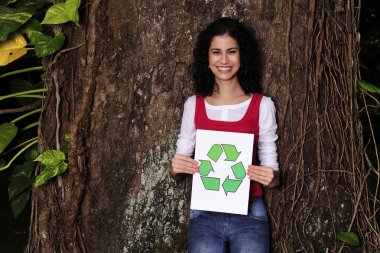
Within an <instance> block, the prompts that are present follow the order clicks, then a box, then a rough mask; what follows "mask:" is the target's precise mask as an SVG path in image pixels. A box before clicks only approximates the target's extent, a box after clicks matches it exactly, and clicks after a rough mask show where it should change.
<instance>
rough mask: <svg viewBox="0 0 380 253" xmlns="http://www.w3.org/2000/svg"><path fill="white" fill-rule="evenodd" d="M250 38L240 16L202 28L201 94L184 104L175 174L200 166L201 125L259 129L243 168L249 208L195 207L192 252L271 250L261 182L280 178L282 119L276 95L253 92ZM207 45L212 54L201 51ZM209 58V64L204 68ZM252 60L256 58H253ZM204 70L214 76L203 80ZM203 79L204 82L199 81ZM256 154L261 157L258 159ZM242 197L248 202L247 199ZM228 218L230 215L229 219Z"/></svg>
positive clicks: (267, 183) (230, 129) (237, 130)
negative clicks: (278, 120) (249, 160)
mask: <svg viewBox="0 0 380 253" xmlns="http://www.w3.org/2000/svg"><path fill="white" fill-rule="evenodd" d="M248 38H250V39H249V40H248ZM251 38H252V37H251V36H250V34H249V33H248V30H247V29H246V28H245V27H244V26H243V24H241V23H240V22H239V21H237V20H234V19H232V18H220V19H218V20H216V21H214V22H213V23H212V24H210V25H209V26H208V27H207V28H206V29H205V30H204V31H203V32H202V33H201V34H200V36H199V38H198V43H197V46H196V48H195V50H194V52H195V59H196V60H195V62H194V69H195V70H198V71H195V72H194V75H195V88H196V92H197V95H196V96H192V97H190V98H189V99H188V100H187V102H186V104H185V110H184V114H183V119H182V126H181V133H180V135H179V139H178V142H177V152H176V154H175V155H174V157H173V159H172V168H171V169H170V174H171V175H172V176H173V177H174V178H180V177H183V176H184V175H186V174H195V173H198V172H199V166H198V161H195V160H194V159H193V158H192V154H193V150H194V146H195V137H196V135H197V130H212V131H213V133H218V132H217V131H224V132H235V133H248V134H254V135H255V138H254V141H252V143H251V144H250V145H252V146H253V154H252V164H253V165H249V166H248V169H247V174H245V173H244V177H245V175H247V179H248V181H249V180H251V181H249V182H250V194H249V195H250V199H249V208H248V214H247V215H239V214H231V213H224V212H222V211H220V212H211V211H199V210H193V209H192V210H191V213H190V223H189V251H190V252H224V251H225V245H226V243H229V245H230V247H229V249H230V251H231V252H234V253H239V252H251V251H252V250H254V251H255V252H260V253H265V252H269V225H268V219H267V213H266V209H265V206H264V204H263V190H262V186H261V185H265V186H268V187H274V186H277V185H278V182H279V176H278V170H279V166H278V162H277V147H276V143H275V141H276V140H277V134H276V130H277V124H276V118H275V108H274V104H273V102H272V101H271V99H270V98H269V97H264V96H263V95H261V94H259V93H257V92H254V91H255V90H257V88H258V83H256V82H255V80H254V78H255V77H256V75H254V72H257V71H258V69H254V70H253V69H252V68H251V66H252V65H251V64H247V65H246V66H244V67H242V66H241V55H243V53H245V52H254V51H255V48H253V46H254V45H255V44H254V43H252V44H251V46H250V47H245V46H242V45H248V44H249V42H250V41H252V39H251ZM206 46H207V47H208V50H207V55H205V54H203V55H202V51H203V52H204V50H203V49H205V47H206ZM248 55H250V56H253V55H252V54H248ZM202 57H203V59H202ZM197 60H198V62H197ZM199 62H201V64H199ZM206 62H208V66H207V67H206V69H204V68H205V65H204V63H206ZM247 62H254V59H253V58H251V59H249V61H247ZM203 75H206V76H207V75H208V76H211V77H212V78H211V79H208V80H204V79H205V76H203ZM202 79H203V81H202V82H200V83H199V82H197V81H198V80H202ZM259 135H260V138H258V136H259ZM223 141H226V140H223ZM256 154H258V156H259V158H260V163H258V162H257V161H256ZM203 201H209V200H207V199H203ZM243 201H246V202H245V203H248V199H245V200H243ZM243 201H242V202H243ZM223 204H225V205H228V204H230V202H228V200H227V199H226V200H225V202H224V203H223ZM203 210H205V209H203ZM206 210H207V209H206ZM208 210H210V209H208ZM212 210H215V209H212ZM258 214H260V215H258ZM251 217H254V219H251ZM226 219H228V220H229V222H228V225H226V222H225V220H226ZM211 224H213V225H212V226H211ZM243 224H244V225H243Z"/></svg>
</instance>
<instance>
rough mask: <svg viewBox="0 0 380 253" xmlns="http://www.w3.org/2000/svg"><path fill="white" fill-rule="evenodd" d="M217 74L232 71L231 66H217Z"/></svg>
mask: <svg viewBox="0 0 380 253" xmlns="http://www.w3.org/2000/svg"><path fill="white" fill-rule="evenodd" d="M216 68H217V69H218V71H219V72H229V71H231V70H232V66H217V67H216Z"/></svg>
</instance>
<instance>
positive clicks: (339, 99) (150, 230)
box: [27, 0, 379, 252]
mask: <svg viewBox="0 0 380 253" xmlns="http://www.w3.org/2000/svg"><path fill="white" fill-rule="evenodd" d="M354 2H355V1H353V0H350V1H349V0H346V1H342V0H340V1H338V0H336V1H312V0H310V1H309V2H307V1H303V0H288V1H281V0H272V1H267V0H265V1H260V0H255V1H223V3H222V1H169V0H159V1H148V0H141V1H137V0H134V1H132V0H129V1H120V0H113V1H106V0H104V1H101V0H94V1H90V2H88V5H87V6H85V7H84V10H83V13H82V14H81V17H82V21H81V22H82V26H81V27H80V28H75V27H74V26H72V25H65V26H64V27H63V28H62V29H63V31H64V33H65V34H66V35H67V37H68V41H69V45H67V48H69V50H66V51H65V52H63V53H60V54H58V55H57V56H56V57H55V58H54V59H51V61H50V62H48V63H47V64H46V65H47V66H46V74H45V80H46V85H47V86H48V88H49V93H48V94H47V98H46V100H45V102H44V112H43V114H42V117H41V121H40V142H39V148H40V151H43V150H46V149H50V148H57V147H59V146H60V142H62V141H63V136H64V134H66V133H69V134H70V147H69V156H68V160H69V169H68V172H66V173H65V174H63V175H62V176H61V177H59V178H57V179H54V180H52V181H51V182H49V183H48V184H46V185H44V186H41V187H39V188H35V189H34V191H33V203H32V209H33V210H32V222H31V229H30V239H29V245H28V249H27V251H28V252H184V251H186V243H187V242H186V225H187V222H188V209H189V195H190V188H189V186H190V185H189V181H190V180H188V179H187V181H186V182H179V183H177V182H174V181H173V180H171V179H170V178H169V176H168V173H167V170H168V168H169V166H170V159H171V157H172V155H173V154H174V150H175V142H176V139H177V134H178V132H179V123H180V118H181V114H182V108H183V103H184V101H185V99H186V97H187V96H189V95H191V94H193V88H192V80H191V74H190V65H191V61H192V49H193V47H194V43H195V40H196V36H197V34H198V32H199V31H200V30H201V29H203V28H204V27H205V26H206V25H207V24H209V23H210V22H212V21H213V20H214V19H216V18H218V17H220V16H222V15H227V16H231V17H234V18H238V19H240V20H242V21H244V22H245V23H247V24H248V25H250V26H252V27H253V28H254V29H255V30H256V36H257V37H258V38H259V41H260V45H261V48H262V52H263V57H264V61H265V66H264V73H263V82H262V83H263V86H264V91H265V92H264V93H265V94H267V95H270V96H272V97H273V99H274V101H275V103H276V105H277V108H278V121H279V155H280V164H281V171H282V173H281V174H282V185H281V186H280V187H278V188H277V189H274V190H268V191H267V192H266V197H267V204H268V209H269V212H270V215H271V227H272V249H273V252H337V251H338V250H339V249H340V245H342V243H341V242H339V241H338V239H336V234H337V232H339V231H346V230H350V229H352V230H353V231H356V232H358V233H359V235H360V238H361V245H362V247H361V249H362V251H363V252H374V250H375V248H376V246H375V245H376V241H375V240H376V237H375V235H376V229H377V227H376V226H375V225H374V224H375V221H374V217H372V216H371V215H373V214H374V213H373V212H374V210H372V209H369V208H368V201H367V199H368V195H367V190H366V189H367V187H366V178H365V177H366V175H367V173H366V171H365V169H364V164H363V159H362V157H363V155H362V152H363V145H362V143H361V127H360V124H359V119H358V108H357V105H356V97H357V88H356V78H357V74H358V58H357V57H358V50H359V48H358V33H357V27H358V24H357V22H358V12H359V8H358V7H359V6H358V5H357V4H355V3H354ZM57 29H60V27H58V28H57ZM56 108H58V112H57V111H56V110H57V109H56ZM57 136H59V137H58V138H57ZM358 212H360V217H358V215H359V214H358ZM367 218H368V220H366V219H367ZM370 225H372V226H373V230H370V229H369V227H370ZM377 231H379V230H378V229H377ZM344 250H345V251H346V252H350V251H354V250H357V248H354V249H351V248H349V247H347V248H344Z"/></svg>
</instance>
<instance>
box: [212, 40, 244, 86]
mask: <svg viewBox="0 0 380 253" xmlns="http://www.w3.org/2000/svg"><path fill="white" fill-rule="evenodd" d="M208 60H209V67H210V69H211V71H212V73H213V74H214V76H215V82H216V83H221V82H225V81H237V72H238V70H239V68H240V51H239V44H238V42H237V41H236V40H235V39H234V38H232V37H231V36H230V35H228V34H223V35H217V36H215V37H214V38H212V40H211V45H210V49H209V52H208Z"/></svg>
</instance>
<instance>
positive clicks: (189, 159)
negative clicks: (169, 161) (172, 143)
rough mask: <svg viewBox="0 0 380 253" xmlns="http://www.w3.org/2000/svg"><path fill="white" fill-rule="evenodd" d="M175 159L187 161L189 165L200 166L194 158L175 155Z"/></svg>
mask: <svg viewBox="0 0 380 253" xmlns="http://www.w3.org/2000/svg"><path fill="white" fill-rule="evenodd" d="M173 159H178V160H183V161H187V162H189V163H193V164H196V165H197V164H198V162H197V161H195V160H194V159H193V158H191V157H189V156H185V155H180V154H175V155H174V157H173Z"/></svg>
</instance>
